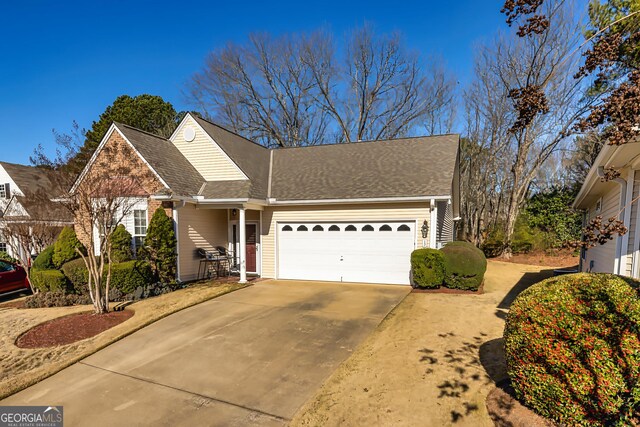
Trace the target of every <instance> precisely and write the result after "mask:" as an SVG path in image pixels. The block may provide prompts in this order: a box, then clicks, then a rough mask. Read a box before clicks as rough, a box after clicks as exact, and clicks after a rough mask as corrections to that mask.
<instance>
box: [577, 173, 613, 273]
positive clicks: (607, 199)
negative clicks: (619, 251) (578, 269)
mask: <svg viewBox="0 0 640 427" xmlns="http://www.w3.org/2000/svg"><path fill="white" fill-rule="evenodd" d="M620 189H621V187H620V186H619V185H618V184H616V183H612V184H611V190H609V191H608V192H606V193H605V194H604V195H603V196H602V209H601V211H600V212H599V213H598V212H596V210H595V209H596V204H595V203H594V204H593V205H592V206H591V207H590V208H589V215H588V218H587V221H589V220H590V219H592V218H594V217H596V216H598V215H600V216H602V220H603V221H605V222H606V221H607V219H609V218H611V217H614V216H617V215H618V212H619V211H620ZM616 239H617V237H614V239H613V240H610V241H608V242H607V243H605V244H604V245H597V246H596V247H593V248H590V249H588V250H587V252H586V257H585V260H584V263H583V266H582V269H583V271H592V272H594V273H613V271H614V262H615V256H616ZM592 261H593V267H591V262H592Z"/></svg>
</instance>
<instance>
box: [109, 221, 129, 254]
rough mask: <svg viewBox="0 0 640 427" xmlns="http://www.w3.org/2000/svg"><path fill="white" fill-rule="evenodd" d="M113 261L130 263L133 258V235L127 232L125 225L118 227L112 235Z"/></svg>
mask: <svg viewBox="0 0 640 427" xmlns="http://www.w3.org/2000/svg"><path fill="white" fill-rule="evenodd" d="M111 247H112V249H111V250H112V252H111V259H112V260H113V261H114V262H125V261H130V260H131V259H132V258H133V252H132V251H131V233H129V232H128V231H127V229H126V228H125V226H124V225H122V224H120V225H118V226H117V227H116V229H115V230H114V231H113V234H112V235H111Z"/></svg>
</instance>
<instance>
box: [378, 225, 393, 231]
mask: <svg viewBox="0 0 640 427" xmlns="http://www.w3.org/2000/svg"><path fill="white" fill-rule="evenodd" d="M380 231H391V227H389V226H388V225H387V224H385V225H383V226H382V227H380Z"/></svg>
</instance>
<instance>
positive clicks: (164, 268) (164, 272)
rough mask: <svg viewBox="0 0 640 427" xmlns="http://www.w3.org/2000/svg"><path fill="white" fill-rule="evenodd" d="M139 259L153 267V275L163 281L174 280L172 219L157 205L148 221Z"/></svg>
mask: <svg viewBox="0 0 640 427" xmlns="http://www.w3.org/2000/svg"><path fill="white" fill-rule="evenodd" d="M139 258H140V259H144V260H147V261H148V262H149V263H150V264H151V267H152V268H153V273H154V277H155V278H156V279H158V280H160V281H161V282H163V283H171V282H173V281H175V276H176V259H177V254H176V234H175V231H174V230H173V220H172V219H171V218H169V217H168V216H167V214H166V213H165V211H164V209H163V208H161V207H159V208H158V209H156V211H155V212H154V213H153V217H152V218H151V221H150V222H149V228H148V229H147V235H146V237H145V240H144V247H143V249H142V251H141V253H140V257H139Z"/></svg>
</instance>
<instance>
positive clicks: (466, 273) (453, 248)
mask: <svg viewBox="0 0 640 427" xmlns="http://www.w3.org/2000/svg"><path fill="white" fill-rule="evenodd" d="M441 252H442V253H443V255H444V259H445V277H444V282H445V285H446V286H447V287H448V288H451V289H462V290H473V291H475V290H477V289H478V288H479V287H480V285H481V284H482V281H483V280H484V273H485V272H486V271H487V259H486V258H485V256H484V253H483V252H482V251H481V250H480V249H478V248H476V247H475V246H474V245H473V244H472V243H469V242H462V241H456V242H449V243H447V244H446V245H445V247H444V248H442V249H441Z"/></svg>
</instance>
